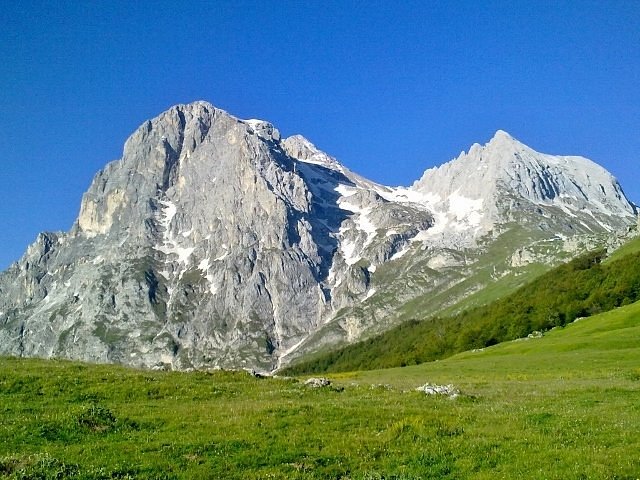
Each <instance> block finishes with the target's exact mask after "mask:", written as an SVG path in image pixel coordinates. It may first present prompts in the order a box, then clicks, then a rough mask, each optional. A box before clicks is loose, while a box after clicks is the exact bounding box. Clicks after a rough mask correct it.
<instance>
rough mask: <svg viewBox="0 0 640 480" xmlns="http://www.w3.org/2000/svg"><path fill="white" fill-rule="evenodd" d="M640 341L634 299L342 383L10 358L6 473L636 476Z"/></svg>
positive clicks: (3, 391)
mask: <svg viewBox="0 0 640 480" xmlns="http://www.w3.org/2000/svg"><path fill="white" fill-rule="evenodd" d="M639 345H640V303H636V304H633V305H629V306H626V307H623V308H619V309H616V310H614V311H611V312H609V313H606V314H602V315H598V316H594V317H590V318H587V319H582V320H580V321H578V322H575V323H573V324H571V325H568V326H566V327H564V328H557V329H554V330H552V331H550V332H547V333H546V334H545V335H544V337H542V338H537V339H529V340H521V341H514V342H510V343H506V344H501V345H496V346H493V347H490V348H487V349H485V350H483V351H479V352H466V353H463V354H459V355H456V356H454V357H451V358H449V359H447V360H442V361H439V362H433V363H427V364H422V365H417V366H411V367H405V368H397V369H389V370H381V371H368V372H356V373H345V374H339V375H335V376H333V377H331V378H332V379H333V380H334V385H336V388H322V389H311V388H308V387H305V386H304V385H303V384H302V383H301V382H299V381H297V380H287V379H277V378H275V379H271V378H266V379H261V378H254V377H252V376H250V375H248V374H246V373H243V372H235V373H233V372H213V373H203V372H194V373H171V372H149V371H137V370H132V369H126V368H122V367H117V366H105V365H98V366H94V365H86V364H79V363H72V362H63V361H42V360H17V359H2V360H0V477H1V478H21V479H31V478H33V479H61V478H86V479H90V478H91V479H111V478H153V479H159V478H237V479H251V478H256V479H257V478H282V479H285V478H287V479H289V478H291V479H296V478H298V479H306V478H353V479H418V478H450V479H460V478H473V479H496V478H504V479H514V478H532V479H606V478H609V479H637V478H640V455H639V454H638V452H640V433H639V432H640V348H639ZM426 382H432V383H440V384H448V383H453V384H455V385H456V386H458V387H459V388H460V389H461V391H462V393H463V395H462V396H461V397H458V398H456V399H453V400H452V399H449V398H446V397H445V398H442V397H430V396H426V395H424V394H421V393H419V392H416V391H414V388H415V387H417V386H419V385H422V384H424V383H426Z"/></svg>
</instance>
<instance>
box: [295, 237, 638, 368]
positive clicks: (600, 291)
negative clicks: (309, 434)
mask: <svg viewBox="0 0 640 480" xmlns="http://www.w3.org/2000/svg"><path fill="white" fill-rule="evenodd" d="M627 251H630V252H631V253H629V254H627V255H624V256H620V257H619V258H617V259H614V260H612V261H610V262H607V263H606V264H603V263H602V259H603V258H604V252H603V251H597V252H592V253H589V254H587V255H584V256H581V257H579V258H577V259H574V260H572V261H571V262H569V263H567V264H564V265H561V266H560V267H557V268H555V269H553V270H551V271H549V272H547V273H545V274H543V275H541V276H539V277H538V278H537V279H535V280H534V281H532V282H531V283H529V284H527V285H525V286H523V287H521V288H520V289H518V290H517V291H515V292H514V293H512V294H509V295H507V296H505V297H504V298H502V299H500V300H497V301H495V302H493V303H490V304H488V305H484V306H480V307H476V308H473V309H470V310H466V311H463V312H461V313H458V314H456V315H453V316H450V317H432V318H429V319H426V320H422V321H418V320H413V321H409V322H406V323H404V324H402V325H400V326H398V327H396V328H394V329H391V330H389V331H387V332H385V333H383V334H382V335H380V336H378V337H374V338H371V339H368V340H365V341H363V342H359V343H356V344H353V345H350V346H347V347H344V348H342V349H339V350H336V351H333V352H329V353H325V354H321V355H317V356H316V357H314V358H310V359H308V360H306V361H302V362H300V363H297V364H294V365H293V366H291V367H289V368H287V369H286V370H285V372H288V373H290V374H304V373H313V372H339V371H349V370H362V369H372V368H390V367H397V366H405V365H412V364H418V363H422V362H427V361H433V360H436V359H441V358H445V357H447V356H450V355H452V354H454V353H458V352H462V351H465V350H471V349H478V348H484V347H487V346H490V345H495V344H497V343H500V342H504V341H508V340H512V339H515V338H520V337H524V336H527V335H528V334H529V333H532V332H534V331H544V330H548V329H550V328H553V327H556V326H563V325H566V324H567V323H570V322H572V321H573V320H575V319H576V318H579V317H585V316H589V315H593V314H596V313H600V312H605V311H608V310H610V309H612V308H615V307H618V306H621V305H625V304H629V303H632V302H635V301H637V300H640V252H638V251H636V250H634V249H629V248H628V250H627Z"/></svg>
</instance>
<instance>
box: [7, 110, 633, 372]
mask: <svg viewBox="0 0 640 480" xmlns="http://www.w3.org/2000/svg"><path fill="white" fill-rule="evenodd" d="M498 143H500V144H501V145H502V144H504V145H502V146H500V145H497V144H498ZM491 144H495V145H493V146H491V147H486V149H485V150H482V151H481V153H482V155H480V154H479V153H478V152H480V150H478V148H480V147H478V148H476V147H474V149H475V150H474V149H472V150H473V152H476V153H478V155H480V157H482V158H480V157H478V158H476V157H473V158H471V157H468V158H467V157H465V158H464V159H461V160H457V161H456V162H457V163H455V164H448V165H449V166H446V167H441V169H439V170H437V171H434V172H431V173H430V172H429V171H428V172H427V173H425V176H424V177H423V178H422V179H421V180H420V181H419V182H417V183H416V185H414V187H412V188H395V189H394V188H389V187H385V186H383V185H378V184H376V183H374V182H371V181H368V180H367V179H365V178H363V177H360V176H359V175H357V174H355V173H353V172H351V171H349V170H348V169H346V168H345V167H344V166H342V165H341V164H340V163H339V162H338V161H336V160H335V159H334V158H332V157H330V156H329V155H327V154H326V153H324V152H321V151H319V150H318V149H317V148H315V146H313V144H311V143H310V142H309V141H308V140H306V139H305V138H303V137H300V136H294V137H290V138H288V139H281V138H280V134H279V132H278V130H277V129H276V128H275V127H274V126H273V125H271V124H269V123H268V122H263V121H259V120H240V119H237V118H235V117H233V116H231V115H229V114H228V113H226V112H224V111H222V110H219V109H217V108H215V107H214V106H212V105H211V104H209V103H206V102H195V103H192V104H189V105H178V106H175V107H173V108H171V109H169V110H168V111H166V112H164V113H162V114H161V115H160V116H158V117H157V118H155V119H153V120H150V121H148V122H145V123H144V124H143V125H141V126H140V127H139V128H138V129H137V130H136V132H134V133H133V135H132V136H131V137H130V138H129V139H128V140H127V142H126V144H125V146H124V152H123V155H122V158H121V159H120V160H117V161H115V162H112V163H110V164H108V165H107V166H106V167H105V168H104V170H102V171H101V172H99V173H98V174H97V175H96V176H95V178H94V180H93V182H92V184H91V186H90V188H89V189H88V191H87V192H86V194H85V195H84V197H83V199H82V203H81V206H80V212H79V215H78V219H77V221H76V223H75V224H74V226H73V228H72V229H71V231H69V232H68V233H43V234H41V235H40V236H39V237H38V238H37V240H36V241H35V243H34V244H33V245H31V246H30V247H29V249H28V250H27V252H26V253H25V255H24V256H23V258H22V259H21V260H20V261H19V262H17V263H15V264H14V265H12V266H11V267H10V268H9V269H8V270H7V271H6V272H4V273H2V274H0V353H1V354H11V355H18V356H40V357H66V358H75V359H83V360H89V361H96V362H118V363H125V364H130V365H135V366H141V367H150V368H174V369H189V368H206V367H216V366H220V367H234V368H237V367H251V368H256V369H260V370H266V371H270V370H273V369H275V368H277V367H278V366H280V365H281V364H282V363H283V362H286V361H288V360H289V359H291V358H293V357H295V356H296V355H300V354H301V353H304V352H307V351H313V350H314V349H317V348H319V347H321V346H323V345H332V344H335V343H336V342H338V343H339V342H344V341H352V340H356V339H358V338H360V337H361V336H362V335H365V334H367V332H374V331H379V330H381V329H384V328H387V327H389V326H390V325H391V324H393V321H394V320H397V319H398V318H400V317H399V316H398V315H397V312H398V311H399V308H400V307H401V306H402V305H403V304H404V303H406V302H408V301H412V299H415V298H417V297H419V296H421V295H425V294H429V293H430V292H431V293H433V294H435V293H440V294H442V292H444V291H446V288H448V287H449V286H451V285H454V284H456V282H458V281H459V279H460V278H461V277H462V276H464V275H467V274H469V272H471V271H472V270H470V266H469V265H470V264H471V263H473V260H472V258H473V253H469V252H471V250H469V249H470V248H471V249H472V248H476V247H477V248H478V249H477V250H475V251H476V253H477V252H480V251H481V248H484V247H479V246H478V245H479V243H478V242H479V239H480V238H481V237H482V235H485V236H486V235H487V232H489V231H490V230H492V229H494V230H496V229H499V228H494V227H496V222H500V221H503V220H504V219H506V218H507V216H502V217H500V216H495V215H493V216H491V215H489V214H487V212H497V211H499V210H500V209H501V208H503V207H501V205H502V204H501V203H500V202H504V201H505V200H504V199H505V198H508V199H509V200H508V201H509V202H510V203H509V205H510V207H509V208H510V209H511V210H509V211H511V212H512V213H511V214H510V215H511V216H512V217H513V216H514V215H516V213H517V211H518V208H517V205H518V202H521V203H522V202H529V203H532V202H533V203H535V202H537V203H538V204H539V203H544V202H547V203H549V202H551V203H553V201H555V202H556V204H553V205H551V203H550V204H549V205H551V206H553V207H554V208H555V210H553V211H551V213H549V212H547V211H544V212H543V211H541V212H542V213H540V214H539V215H538V213H536V214H535V215H538V217H540V218H543V217H544V218H546V219H547V221H549V222H551V220H549V219H550V218H552V217H553V216H554V215H555V216H556V217H558V218H559V217H562V218H561V219H560V220H559V221H561V223H562V222H564V223H562V224H571V225H576V227H575V231H576V232H580V231H589V232H596V231H601V232H606V231H608V230H612V229H614V228H617V227H619V226H621V225H624V224H625V222H627V223H628V222H629V221H630V220H629V219H632V215H633V207H632V206H631V205H630V204H629V203H628V202H627V201H626V198H624V194H622V191H621V190H617V189H616V187H615V185H617V183H615V184H614V183H611V182H610V183H606V182H605V183H603V181H601V179H603V178H604V179H609V177H607V176H606V175H604V174H602V172H601V171H600V170H597V169H594V170H593V171H597V172H598V175H600V176H598V177H597V178H596V177H594V176H593V175H591V176H589V179H595V180H594V181H593V182H592V183H593V189H591V187H589V186H588V185H587V184H588V183H589V181H591V180H588V181H587V180H585V179H584V178H582V177H580V178H578V177H575V178H573V177H572V178H570V179H569V180H566V178H568V177H566V175H565V170H566V169H564V170H563V169H562V168H560V167H558V169H557V171H554V172H553V175H554V176H553V177H552V178H551V180H549V181H546V180H544V178H547V177H544V175H543V177H544V178H542V177H541V178H542V180H541V182H542V183H541V184H540V185H538V184H535V185H534V184H532V185H528V183H526V182H524V181H522V182H520V180H518V179H519V178H521V177H517V176H514V175H515V173H514V175H511V176H510V177H509V178H510V180H509V179H507V180H508V181H507V180H504V179H502V180H500V182H502V183H500V182H498V183H500V184H504V183H505V182H506V183H509V182H511V183H509V185H511V187H512V188H511V190H508V191H507V192H506V193H505V195H504V196H502V197H501V195H499V194H498V193H496V192H497V190H496V189H495V188H494V190H492V192H491V194H485V193H486V192H480V191H479V192H475V191H470V190H469V183H468V181H466V180H464V172H465V171H467V172H468V169H469V168H471V167H470V166H469V165H467V164H469V163H473V164H474V168H475V167H478V168H481V167H482V165H480V164H479V163H478V162H488V163H487V165H489V166H488V167H486V168H487V169H489V170H490V169H494V170H496V171H498V170H499V171H502V170H500V169H501V168H502V167H499V165H501V164H500V162H498V161H496V159H501V158H502V157H505V156H507V157H509V158H511V157H512V156H513V155H514V154H513V152H511V150H513V142H512V141H508V139H506V138H498V140H494V141H492V142H491V143H490V145H491ZM520 145H521V144H520ZM494 147H495V148H494ZM507 147H508V148H507ZM518 148H520V147H518ZM492 149H493V150H495V152H494V151H493V150H492ZM509 149H511V150H509ZM507 150H509V152H511V153H509V154H508V155H507V154H506V153H504V152H505V151H507ZM516 150H517V149H516ZM521 150H522V151H521V152H520V153H519V154H520V155H521V156H527V155H529V156H531V155H532V154H530V153H528V150H524V146H522V148H521ZM501 152H502V153H501ZM476 153H472V152H470V153H469V156H473V155H476ZM516 153H518V152H516ZM478 155H476V156H478ZM527 158H528V157H527ZM491 159H493V160H491ZM492 162H493V163H492ZM494 163H495V164H496V165H498V167H496V166H495V165H494V166H491V165H493V164H494ZM568 164H571V162H569V163H568ZM525 168H526V169H530V168H529V166H526V167H525ZM580 168H581V167H580ZM598 168H599V167H598ZM512 170H513V169H512ZM543 170H544V169H543ZM514 171H515V172H516V173H517V170H514ZM545 171H546V172H548V171H549V169H547V170H544V171H543V173H544V172H545ZM467 174H468V173H467ZM468 175H469V174H468ZM470 175H473V173H472V174H470ZM545 175H546V174H545ZM527 178H529V177H527ZM596 180H597V181H596ZM545 182H546V183H545ZM562 182H565V183H562ZM567 182H569V183H567ZM494 183H495V182H494ZM498 183H496V184H498ZM571 185H576V186H577V187H576V188H577V190H575V191H574V190H571V188H573V187H571ZM599 186H602V187H603V188H600V187H599ZM523 188H524V189H528V190H527V191H529V192H533V193H532V195H534V197H535V192H538V193H540V195H538V197H540V198H538V197H535V198H533V200H532V198H530V197H531V195H529V196H527V194H525V193H526V192H524V191H523V190H522V189H523ZM591 190H594V191H595V192H596V193H594V194H593V195H596V194H597V198H595V199H593V202H591V203H589V202H590V196H593V195H592V193H591ZM523 192H524V193H523ZM545 192H546V193H545ZM580 192H582V193H583V194H584V195H583V197H584V198H583V197H580V196H579V193H580ZM476 193H477V195H476ZM576 196H577V197H578V198H577V199H575V200H574V199H573V198H574V197H576ZM567 198H568V199H570V200H567V202H568V203H567V202H565V203H562V204H560V203H557V201H558V199H567ZM554 199H555V200H554ZM625 202H626V203H625ZM445 204H446V206H445ZM574 204H575V205H574ZM527 205H528V204H527ZM567 205H568V206H567ZM571 205H574V207H575V208H574V207H572V206H571ZM587 205H592V207H591V208H592V210H590V211H589V212H588V213H585V212H584V211H583V212H582V213H581V212H580V209H582V210H585V209H587ZM593 205H595V206H593ZM545 208H546V207H545ZM504 211H505V210H502V213H504ZM514 212H516V213H514ZM522 212H524V213H522V215H520V217H519V218H520V221H521V222H522V221H524V223H526V222H529V223H530V224H531V225H533V227H532V229H535V228H537V227H536V226H535V225H538V224H539V222H540V218H538V217H535V216H534V217H527V215H528V213H527V212H528V210H527V209H523V210H522ZM563 212H564V213H566V215H564V216H563ZM554 218H555V217H554ZM522 219H524V220H522ZM556 220H557V218H556ZM556 220H553V221H556ZM536 222H537V223H536ZM550 224H553V223H550ZM556 224H557V222H556ZM553 225H555V224H553ZM489 227H491V228H489ZM498 227H500V225H498ZM500 228H503V229H504V228H506V227H504V226H502V227H500ZM571 228H574V227H571ZM568 230H570V229H568ZM565 233H566V232H565ZM495 235H496V234H495V233H494V236H495ZM550 235H551V236H553V234H551V233H550ZM532 238H533V237H532ZM536 240H539V239H538V238H537V237H536ZM480 243H481V242H480ZM524 247H526V245H514V246H513V249H512V250H510V251H506V252H505V253H504V257H505V259H508V261H509V262H510V264H513V265H516V264H517V263H518V262H515V263H514V261H512V259H513V258H516V257H514V255H516V256H517V258H518V259H519V262H520V263H522V262H524V261H525V260H527V259H529V258H530V256H529V254H528V253H527V252H526V251H525V250H523V248H524ZM523 252H524V253H523ZM518 255H519V256H518ZM476 258H477V256H476ZM531 258H532V257H531ZM523 259H524V260H523Z"/></svg>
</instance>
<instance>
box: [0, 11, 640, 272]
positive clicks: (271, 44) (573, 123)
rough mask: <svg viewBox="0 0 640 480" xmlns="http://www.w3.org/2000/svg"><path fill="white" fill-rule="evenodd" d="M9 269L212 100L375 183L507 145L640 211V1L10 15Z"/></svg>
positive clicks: (4, 30)
mask: <svg viewBox="0 0 640 480" xmlns="http://www.w3.org/2000/svg"><path fill="white" fill-rule="evenodd" d="M0 58H1V59H2V60H1V64H0V65H1V66H0V144H1V145H2V149H1V150H0V151H1V152H2V153H1V155H2V158H1V159H0V179H1V181H2V193H1V195H2V197H1V199H2V201H1V202H0V222H1V226H2V228H0V269H4V268H5V267H6V266H8V265H9V263H11V262H12V261H14V260H17V259H18V258H19V257H20V256H21V255H22V253H23V252H24V250H25V249H26V247H27V245H28V244H29V243H31V242H32V241H33V240H34V239H35V237H36V235H37V233H38V232H40V231H43V230H68V229H69V228H70V227H71V224H72V223H73V221H74V219H75V217H76V215H77V213H78V210H79V206H80V199H81V196H82V193H83V192H84V191H85V190H86V189H87V187H88V186H89V183H90V181H91V179H92V177H93V175H94V174H95V173H96V172H97V171H98V170H99V169H100V168H101V167H102V166H104V165H105V164H106V163H107V162H108V161H110V160H113V159H116V158H119V157H120V155H121V152H122V146H123V144H124V141H125V140H126V138H127V137H128V136H129V135H130V134H131V133H132V132H133V130H134V129H135V128H136V127H137V126H138V125H139V124H140V123H142V122H143V121H144V120H146V119H148V118H151V117H154V116H156V115H157V114H159V113H160V112H162V111H163V110H165V109H167V108H168V107H170V106H171V105H173V104H176V103H185V102H190V101H193V100H199V99H204V100H208V101H210V102H212V103H213V104H215V105H216V106H218V107H220V108H223V109H225V110H228V111H229V112H230V113H232V114H234V115H236V116H239V117H241V118H262V119H265V120H269V121H271V122H272V123H274V124H275V125H276V126H277V127H278V128H279V129H280V130H281V132H282V133H283V134H284V135H291V134H294V133H301V134H303V135H305V136H306V137H308V138H309V139H310V140H311V141H313V142H314V143H316V145H318V146H319V147H320V148H322V149H323V150H325V151H327V152H329V153H330V154H332V155H334V156H336V157H337V158H338V159H339V160H341V161H342V162H343V163H344V164H346V165H347V166H348V167H349V168H351V169H352V170H354V171H357V172H358V173H361V174H363V175H365V176H367V177H369V178H372V179H374V180H376V181H378V182H381V183H385V184H390V185H398V184H405V185H407V184H410V183H411V182H412V181H413V180H415V179H417V178H418V177H419V176H420V175H421V173H422V172H423V171H424V170H425V169H426V168H428V167H430V166H433V165H435V164H440V163H443V162H445V161H448V160H450V159H451V158H453V157H454V156H456V155H457V154H458V153H459V152H460V151H461V150H463V149H467V148H468V147H469V146H470V145H471V144H472V143H474V142H478V143H484V142H486V141H488V140H489V139H490V138H491V136H492V135H493V133H494V132H495V130H497V129H503V130H506V131H508V132H509V133H511V134H512V135H513V136H514V137H516V138H518V139H519V140H521V141H523V142H524V143H526V144H528V145H530V146H531V147H533V148H535V149H536V150H539V151H542V152H545V153H554V154H576V155H584V156H586V157H589V158H591V159H592V160H594V161H596V162H598V163H600V164H601V165H603V166H605V167H606V168H608V169H609V170H610V171H611V172H612V173H613V174H614V175H616V177H618V179H619V180H620V181H621V183H622V185H623V187H624V189H625V191H626V192H627V194H628V195H629V196H630V198H631V199H632V200H634V201H635V202H640V186H639V185H638V179H639V178H640V162H639V161H640V157H639V155H638V152H640V136H639V134H640V1H637V0H629V1H615V0H612V1H605V2H603V1H593V2H591V1H578V0H574V1H570V0H567V1H560V2H559V1H556V0H553V1H533V2H531V1H525V0H521V1H519V0H516V1H514V0H509V1H486V2H483V1H459V2H445V1H443V2H437V1H417V2H410V1H403V2H394V1H384V2H377V1H367V2H360V1H353V2H346V1H340V2H330V1H308V2H307V1H305V2H302V1H290V2H287V1H279V2H275V1H273V2H272V1H255V2H246V1H238V0H233V1H213V2H209V1H207V2H199V1H193V0H192V1H189V2H179V1H175V0H174V1H171V2H165V1H153V2H152V1H140V2H129V1H127V2H124V1H122V2H120V1H114V0H112V1H108V2H106V1H73V2H65V1H60V2H49V1H46V2H45V1H43V2H38V1H29V2H5V3H4V5H3V6H2V14H1V15H0Z"/></svg>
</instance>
